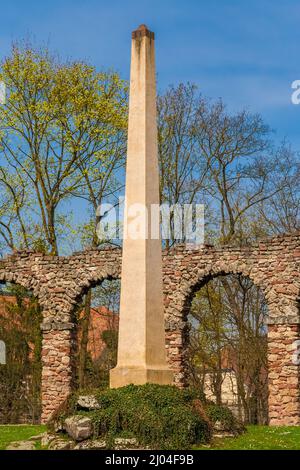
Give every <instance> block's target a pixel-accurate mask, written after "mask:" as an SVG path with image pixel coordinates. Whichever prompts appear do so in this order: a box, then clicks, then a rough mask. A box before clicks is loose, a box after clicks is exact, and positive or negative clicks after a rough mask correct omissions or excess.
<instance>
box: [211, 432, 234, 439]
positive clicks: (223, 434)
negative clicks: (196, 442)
mask: <svg viewBox="0 0 300 470" xmlns="http://www.w3.org/2000/svg"><path fill="white" fill-rule="evenodd" d="M213 437H214V438H221V439H222V438H223V437H236V434H233V433H232V432H222V433H215V434H213Z"/></svg>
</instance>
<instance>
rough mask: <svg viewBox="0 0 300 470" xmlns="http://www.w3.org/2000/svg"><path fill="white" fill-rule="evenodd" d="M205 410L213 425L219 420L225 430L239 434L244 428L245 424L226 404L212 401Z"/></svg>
mask: <svg viewBox="0 0 300 470" xmlns="http://www.w3.org/2000/svg"><path fill="white" fill-rule="evenodd" d="M205 412H206V414H207V417H208V418H209V420H210V421H211V423H212V425H213V426H215V424H216V422H219V423H220V427H221V429H222V430H223V431H228V432H232V433H235V434H239V433H241V432H243V430H244V426H243V425H242V424H241V423H240V422H239V421H238V420H237V419H236V417H235V416H234V414H233V413H232V411H230V409H229V408H227V407H226V406H221V405H216V404H214V403H210V404H208V405H206V406H205Z"/></svg>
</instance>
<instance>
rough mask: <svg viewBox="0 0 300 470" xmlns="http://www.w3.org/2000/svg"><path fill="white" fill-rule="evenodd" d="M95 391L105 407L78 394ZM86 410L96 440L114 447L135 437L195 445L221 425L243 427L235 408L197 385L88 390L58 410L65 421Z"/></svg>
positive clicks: (150, 443)
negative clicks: (86, 404) (92, 405)
mask: <svg viewBox="0 0 300 470" xmlns="http://www.w3.org/2000/svg"><path fill="white" fill-rule="evenodd" d="M82 394H86V395H93V396H94V397H95V398H96V399H97V401H98V403H99V409H96V410H93V411H92V410H90V411H87V410H84V409H82V408H80V407H79V408H78V406H77V401H78V400H77V399H78V396H77V395H82ZM74 414H76V415H78V414H81V415H83V416H88V417H89V418H90V419H91V420H92V423H93V439H104V440H105V441H106V444H107V446H108V447H113V445H114V439H115V438H116V437H135V438H136V439H137V441H138V442H139V444H140V446H144V447H149V448H150V449H176V450H177V449H190V448H191V447H192V446H193V445H194V444H200V443H206V442H209V441H210V440H211V437H212V432H213V430H216V429H221V430H222V431H229V432H231V433H235V434H238V433H240V432H242V431H243V426H241V425H240V423H239V422H238V421H237V419H236V418H235V417H234V415H233V414H232V412H231V411H230V410H229V409H228V408H226V407H224V406H218V405H215V404H213V403H212V402H208V401H206V400H205V397H203V396H201V395H199V392H198V391H197V390H195V389H184V390H180V389H179V388H177V387H175V386H173V385H156V384H145V385H128V386H126V387H122V388H116V389H106V390H99V389H98V390H93V391H91V390H88V391H86V393H85V392H83V391H82V390H81V391H80V392H78V394H74V395H73V396H72V397H70V398H69V400H68V401H67V402H66V403H65V405H64V407H63V408H61V409H60V411H59V413H58V415H56V417H55V419H54V422H55V425H56V427H57V424H58V423H60V424H61V425H62V424H63V422H64V420H65V418H66V417H69V416H71V415H74Z"/></svg>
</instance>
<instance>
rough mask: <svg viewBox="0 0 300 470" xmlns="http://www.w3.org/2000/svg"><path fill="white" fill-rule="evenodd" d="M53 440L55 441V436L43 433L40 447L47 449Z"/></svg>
mask: <svg viewBox="0 0 300 470" xmlns="http://www.w3.org/2000/svg"><path fill="white" fill-rule="evenodd" d="M55 439H57V436H56V434H51V433H48V432H45V433H44V434H43V435H42V438H41V445H42V447H47V446H48V445H49V444H50V443H51V442H52V441H54V440H55Z"/></svg>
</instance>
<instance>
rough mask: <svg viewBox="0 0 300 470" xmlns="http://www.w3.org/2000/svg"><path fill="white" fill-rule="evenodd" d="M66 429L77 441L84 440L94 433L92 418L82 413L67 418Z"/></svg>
mask: <svg viewBox="0 0 300 470" xmlns="http://www.w3.org/2000/svg"><path fill="white" fill-rule="evenodd" d="M65 430H66V432H67V433H68V434H69V436H70V437H71V438H72V439H74V440H75V441H83V440H84V439H88V438H89V437H91V435H92V432H93V426H92V420H91V419H90V418H88V417H85V416H81V415H74V416H70V417H69V418H67V419H66V420H65Z"/></svg>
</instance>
